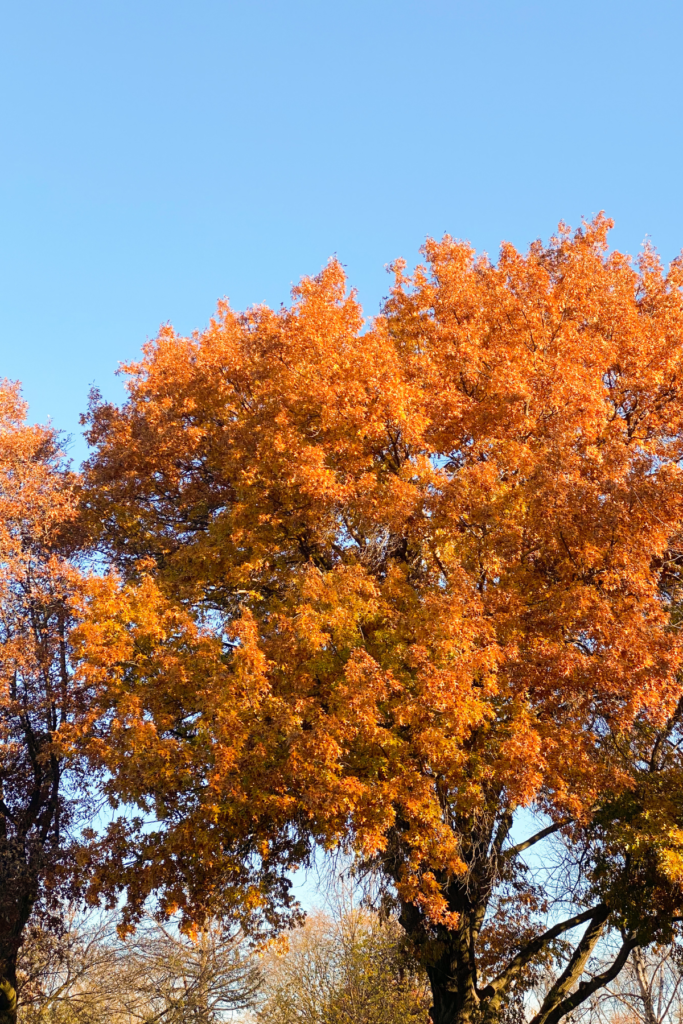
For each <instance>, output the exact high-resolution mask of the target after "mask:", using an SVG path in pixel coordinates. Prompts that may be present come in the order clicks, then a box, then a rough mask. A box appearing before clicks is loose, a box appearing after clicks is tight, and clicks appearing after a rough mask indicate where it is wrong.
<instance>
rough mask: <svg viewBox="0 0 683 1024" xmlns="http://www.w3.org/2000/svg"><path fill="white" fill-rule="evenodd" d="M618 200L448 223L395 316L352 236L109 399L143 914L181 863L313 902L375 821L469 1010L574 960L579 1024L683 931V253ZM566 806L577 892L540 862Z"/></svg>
mask: <svg viewBox="0 0 683 1024" xmlns="http://www.w3.org/2000/svg"><path fill="white" fill-rule="evenodd" d="M609 226H610V225H609V222H608V221H606V220H605V219H604V218H601V217H599V218H597V219H596V220H595V221H594V222H593V223H592V224H588V225H584V227H583V228H582V229H581V230H579V231H577V232H576V233H575V234H573V235H572V234H571V233H570V232H569V231H568V230H567V229H566V228H564V227H561V228H560V230H559V232H558V234H557V236H556V237H554V238H553V239H551V241H550V243H549V244H548V245H542V244H541V243H540V242H539V243H535V244H533V245H532V246H531V248H530V249H529V251H528V252H527V253H526V254H521V253H519V252H517V251H516V250H515V249H514V248H512V247H511V246H509V245H505V246H503V248H502V250H501V253H500V258H499V260H498V262H497V263H492V262H490V261H489V260H488V259H487V258H485V257H477V256H476V255H475V254H474V252H473V251H472V249H471V248H470V247H469V246H468V245H467V244H464V243H460V242H456V241H454V240H452V239H451V238H449V237H446V238H444V239H443V240H442V241H441V242H435V241H429V242H428V243H427V245H426V246H425V249H424V254H425V258H426V264H425V266H420V267H418V268H417V270H416V271H415V273H414V274H413V275H412V276H407V275H406V273H405V267H404V265H403V264H401V263H398V264H397V265H396V266H395V268H394V270H395V285H394V288H393V291H392V293H391V296H390V298H389V300H388V301H387V302H386V304H385V306H384V309H383V312H382V314H381V315H380V316H379V317H378V318H377V319H376V320H374V321H373V322H372V323H371V324H364V322H363V319H362V314H361V310H360V308H359V306H358V303H357V301H356V299H355V296H354V295H353V293H351V294H348V293H347V291H346V282H345V278H344V274H343V271H342V268H341V266H340V265H339V264H338V263H336V262H332V263H330V264H329V265H328V267H327V268H326V269H325V270H324V271H323V272H322V273H321V274H320V275H319V276H318V277H316V278H314V279H304V280H303V281H302V283H301V284H300V285H299V287H298V288H296V289H295V291H294V301H293V304H292V306H291V307H290V308H283V309H281V310H280V311H278V312H273V311H271V310H269V309H267V308H265V307H257V308H255V309H252V310H250V311H249V312H247V313H244V314H238V313H235V312H233V311H232V310H231V309H230V308H229V307H228V305H227V304H226V303H221V304H220V305H219V309H218V313H217V316H216V317H215V319H214V320H213V321H212V322H211V323H210V325H209V327H208V328H207V329H206V330H205V331H203V332H201V333H197V334H195V335H193V336H192V337H190V338H184V337H179V336H177V335H176V334H175V333H174V331H173V330H172V329H171V328H170V327H165V328H163V329H162V331H161V333H160V334H159V336H158V338H156V339H155V340H154V341H153V342H151V343H149V344H148V345H147V346H146V347H145V349H144V353H143V357H142V359H141V361H140V362H138V363H136V364H132V365H129V366H128V367H126V372H127V374H128V392H129V393H128V399H127V401H126V402H125V403H124V404H123V405H122V406H121V407H116V406H114V405H111V404H108V403H106V402H104V401H102V400H101V399H100V398H99V397H98V396H97V395H95V396H94V398H93V403H92V406H91V409H90V412H89V415H88V417H87V428H88V438H89V441H90V444H91V445H92V456H91V458H90V461H89V463H88V465H87V467H86V488H85V491H84V497H83V503H84V516H85V519H86V521H87V523H88V528H89V529H90V531H91V536H92V537H93V538H94V541H95V542H96V543H97V544H98V545H99V546H100V550H101V551H102V552H104V553H106V554H107V556H108V557H109V559H110V560H111V566H112V572H111V573H110V574H109V575H108V576H107V577H103V578H102V579H101V580H100V581H99V582H98V583H97V585H96V586H95V587H94V588H93V589H92V592H91V596H90V611H89V615H88V619H87V621H86V622H85V623H84V625H83V626H82V627H81V628H80V630H79V631H78V633H77V634H76V635H75V643H76V645H77V650H78V656H79V658H80V659H81V665H82V668H81V671H82V672H83V673H84V679H85V680H87V681H89V682H90V684H91V685H93V686H95V687H96V688H97V689H98V690H101V692H102V693H103V694H104V697H103V699H102V700H101V702H100V703H99V704H98V706H97V707H96V708H93V727H95V722H97V723H98V724H97V729H99V733H98V735H99V740H98V742H97V743H95V744H91V746H90V756H91V758H93V761H94V763H95V764H97V765H100V766H103V767H105V768H106V770H107V772H108V773H109V775H108V778H109V782H108V785H109V792H110V796H111V799H112V801H114V802H116V801H117V800H119V801H124V802H125V803H126V804H128V805H137V806H138V807H139V808H140V813H139V817H138V819H137V820H134V819H131V817H130V816H127V817H126V816H124V817H122V818H121V819H119V821H118V822H115V823H114V824H113V825H112V828H111V829H110V832H109V834H108V836H107V837H106V843H107V844H108V847H107V846H103V847H102V849H101V853H100V854H99V855H98V856H97V857H96V858H95V860H96V882H95V888H96V891H98V892H104V893H107V894H108V895H109V897H110V898H111V899H116V898H117V897H118V893H119V892H120V889H121V888H122V887H123V888H125V889H127V892H128V903H127V907H126V910H125V915H126V916H127V918H128V919H129V920H131V921H133V920H134V919H135V917H136V915H137V914H139V913H140V912H141V909H142V907H143V905H144V902H145V900H146V899H147V898H148V897H149V896H150V894H151V893H153V892H156V893H157V894H158V898H159V900H160V905H161V909H162V910H164V909H175V908H177V907H179V908H180V909H181V910H182V911H183V912H184V913H185V915H186V917H187V918H188V920H189V919H191V918H193V917H201V915H202V914H203V913H208V912H210V911H211V910H212V908H215V907H218V906H221V907H223V908H226V907H227V908H228V909H230V908H232V909H233V910H234V911H235V912H238V911H239V912H240V913H247V914H252V915H257V916H258V913H259V912H262V913H263V914H265V915H270V920H271V923H272V924H273V925H274V926H278V924H280V923H281V921H282V918H281V917H279V915H282V914H284V917H285V918H286V916H287V914H288V913H290V912H291V907H290V906H289V904H288V900H289V896H288V891H287V871H288V870H289V869H290V868H291V867H292V866H294V865H296V864H300V863H304V862H306V861H307V859H310V857H311V855H312V851H313V850H314V849H315V848H316V847H318V848H322V849H323V850H330V849H333V848H339V847H342V848H344V849H346V850H347V851H350V852H352V853H353V855H355V857H356V859H357V863H358V868H359V869H370V868H372V869H373V870H375V871H378V872H379V873H380V874H381V876H382V877H383V878H384V879H385V881H386V886H387V889H386V898H387V899H388V900H391V899H395V900H396V901H397V903H398V910H399V913H400V920H401V923H402V925H403V927H404V929H405V930H406V932H407V934H408V936H409V937H410V939H411V941H412V942H413V943H414V944H415V946H416V947H418V948H419V949H420V951H421V956H422V959H423V962H424V964H425V967H426V970H427V972H428V974H429V978H430V982H431V987H432V993H433V1004H434V1005H433V1010H432V1016H433V1020H434V1022H435V1024H452V1022H454V1021H458V1022H466V1021H482V1022H484V1021H485V1022H489V1021H490V1022H493V1021H498V1020H500V1019H501V1017H502V1016H504V1015H505V1014H506V1013H508V1011H509V1008H510V1007H511V1006H512V1005H513V1003H514V1002H515V1000H517V1004H518V1005H519V1001H520V999H521V1000H522V1005H524V1000H523V994H524V992H525V991H526V989H527V988H528V987H529V986H530V985H532V984H535V983H536V981H537V978H538V972H539V971H540V970H541V968H543V970H546V969H550V968H552V970H550V975H549V977H550V979H551V980H550V981H549V982H548V986H547V990H546V992H545V993H544V995H543V998H542V999H541V1001H540V1005H539V1009H538V1013H537V1014H536V1015H535V1017H534V1024H556V1022H558V1021H559V1020H560V1019H561V1018H562V1017H563V1016H564V1015H566V1014H567V1013H569V1012H573V1011H574V1010H575V1009H576V1007H577V1006H578V1005H579V1004H581V1003H582V1002H583V1001H585V1000H586V999H588V998H590V997H591V995H592V994H593V993H594V992H595V991H597V990H598V989H599V988H600V987H601V986H604V985H605V984H607V983H609V982H610V981H611V980H612V979H613V978H614V977H615V976H616V975H617V974H618V973H619V971H620V970H621V968H622V967H623V965H624V964H625V963H626V961H627V959H628V956H629V954H630V952H631V950H633V949H635V948H637V947H640V946H647V945H648V944H649V943H651V942H653V941H658V942H666V941H668V940H669V938H670V937H671V935H672V930H674V929H675V928H676V927H678V925H677V923H676V922H677V920H678V919H679V917H680V915H681V910H682V909H683V891H682V890H681V884H682V882H683V831H681V828H682V826H683V803H682V793H683V787H682V786H681V782H682V776H681V767H682V766H681V762H680V741H681V713H682V709H683V705H682V704H681V692H682V691H681V684H680V682H679V672H680V667H681V641H680V636H679V629H678V612H677V608H678V602H679V565H680V559H681V555H680V547H681V545H680V535H681V526H682V520H683V486H682V484H683V480H682V477H681V456H682V455H683V431H682V428H683V392H682V390H681V387H682V384H681V382H682V381H683V346H682V344H681V341H682V339H683V295H682V294H681V286H682V285H683V263H681V261H675V262H674V263H673V264H672V266H671V267H670V269H669V270H668V271H665V270H664V269H663V268H662V267H661V266H660V264H659V262H658V260H657V257H656V255H655V254H654V252H652V251H651V250H649V249H646V250H645V251H644V252H643V254H642V256H641V257H640V259H639V260H638V261H637V262H636V263H635V264H634V263H633V262H632V261H631V259H630V258H628V257H627V256H624V255H621V254H620V253H616V252H612V253H610V252H608V249H607V231H608V228H609ZM525 809H527V810H525ZM528 810H533V812H534V813H535V814H536V815H537V816H539V817H540V822H539V825H538V826H537V828H536V830H535V831H533V829H532V830H531V831H532V832H533V834H530V833H529V832H528V831H527V832H525V831H524V829H525V828H528V822H529V816H528ZM145 819H146V820H145ZM553 834H554V835H555V836H557V837H562V838H563V842H564V843H565V844H566V847H567V849H568V850H569V851H570V852H571V851H574V853H575V859H574V862H573V867H572V869H571V870H568V871H567V873H566V877H567V878H568V879H571V884H569V885H568V886H566V887H564V888H563V887H562V886H560V887H559V888H558V887H557V886H554V883H553V885H552V886H550V885H546V884H545V883H544V882H543V880H542V879H540V880H539V878H538V877H537V876H536V875H535V872H534V871H533V870H531V867H530V865H531V864H532V862H531V860H530V857H531V854H530V853H529V852H528V851H529V850H530V849H531V848H532V847H533V846H534V845H536V844H539V843H541V842H544V841H546V842H547V841H548V837H549V836H551V835H553ZM537 848H539V847H537ZM107 850H108V851H109V852H107ZM112 851H115V855H112ZM525 858H526V859H525ZM122 865H123V869H122ZM606 936H608V937H609V936H616V937H617V938H618V940H619V941H618V944H617V947H616V950H615V953H614V957H613V959H612V960H611V961H610V962H609V964H608V965H607V966H606V967H605V969H604V970H601V971H600V972H598V973H597V974H590V972H589V965H590V962H591V957H592V955H593V954H594V951H595V950H596V947H597V945H598V944H599V943H600V942H601V941H603V940H604V938H605V937H606ZM587 972H588V973H587Z"/></svg>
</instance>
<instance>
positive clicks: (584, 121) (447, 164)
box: [0, 0, 683, 457]
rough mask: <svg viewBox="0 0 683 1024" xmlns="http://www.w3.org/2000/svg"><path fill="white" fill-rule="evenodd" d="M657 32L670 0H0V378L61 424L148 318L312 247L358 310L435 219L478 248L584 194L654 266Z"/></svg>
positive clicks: (667, 247)
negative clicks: (345, 278) (333, 268)
mask: <svg viewBox="0 0 683 1024" xmlns="http://www.w3.org/2000/svg"><path fill="white" fill-rule="evenodd" d="M682 51H683V4H682V3H681V0H650V2H649V3H645V2H640V3H635V2H632V0H580V2H575V0H565V2H562V3H560V2H557V0H540V2H537V0H466V2H465V0H391V2H389V0H337V2H331V0H240V2H231V0H163V2H162V0H58V2H55V0H43V2H35V0H23V2H21V3H20V2H17V0H14V2H9V0H6V2H5V3H4V4H2V6H1V7H0V111H1V115H0V116H1V124H0V263H1V266H0V356H1V360H0V376H9V377H11V378H18V379H20V380H22V381H23V383H24V392H25V395H26V397H27V398H28V400H29V401H30V403H31V409H32V416H33V417H34V418H37V419H41V420H43V419H45V418H46V417H47V416H51V417H52V419H53V421H54V422H55V424H56V425H58V426H60V427H63V428H65V429H66V430H68V431H70V432H72V433H75V432H77V430H78V426H77V423H78V413H79V412H80V411H81V410H82V409H83V408H84V406H85V404H86V394H87V390H88V387H89V386H90V384H91V383H96V384H97V385H98V386H100V387H101V388H102V390H103V391H104V393H105V394H106V395H109V396H111V397H114V398H116V397H117V396H119V395H120V394H121V385H120V383H118V382H117V381H116V379H115V377H114V371H115V369H116V366H117V363H118V361H119V360H125V359H130V358H133V357H134V356H135V354H136V353H137V351H138V350H139V347H140V345H141V344H142V343H143V342H144V341H145V339H147V338H148V337H152V336H153V335H154V334H155V333H156V331H157V328H158V326H159V324H160V323H161V322H165V321H169V320H170V321H171V322H172V323H173V324H174V325H175V326H176V327H177V328H178V329H179V330H181V331H183V332H188V331H190V330H192V329H193V328H195V327H201V326H203V325H204V324H205V323H206V322H207V320H208V318H209V317H210V315H211V314H212V312H213V309H214V307H215V302H216V299H217V298H218V297H219V296H223V295H227V296H229V297H230V299H231V301H232V303H233V305H234V306H235V307H237V308H244V307H245V306H248V305H250V304H252V303H255V302H267V303H270V304H279V303H280V302H281V301H286V300H287V298H288V293H289V288H290V286H291V284H292V283H293V282H295V281H296V280H297V279H298V278H299V277H300V276H301V275H302V274H306V273H315V272H316V271H317V270H318V269H319V268H320V267H321V266H322V265H323V264H324V263H325V262H326V260H327V258H328V257H329V256H330V255H331V254H332V253H337V254H338V255H339V257H340V258H341V260H342V261H343V262H344V263H345V264H346V265H347V267H348V273H349V277H350V280H351V282H352V283H353V284H354V285H355V286H357V287H358V289H359V293H360V297H361V300H362V302H363V305H364V307H365V309H366V311H367V312H368V313H369V314H373V313H375V312H376V311H377V309H378V307H379V303H380V300H381V298H382V296H383V295H384V294H385V293H386V291H387V287H388V278H387V276H386V272H385V270H384V267H385V265H386V264H387V263H388V262H389V261H390V260H392V259H393V258H395V257H396V256H405V257H406V258H407V259H408V260H409V261H411V262H414V260H415V258H416V257H417V253H418V249H419V247H420V245H421V244H422V242H423V240H424V238H425V236H426V235H435V236H440V235H441V234H443V233H444V232H446V231H448V232H450V233H451V234H453V235H456V236H459V237H463V238H468V239H469V240H470V241H471V242H472V243H473V244H474V245H475V246H476V247H477V248H478V249H485V250H487V251H488V252H489V253H492V254H495V253H496V251H497V249H498V246H499V243H500V241H501V240H502V239H507V240H509V241H511V242H513V243H514V244H516V245H518V246H523V247H525V246H526V245H527V243H528V242H529V241H531V240H532V239H533V238H536V237H538V236H542V237H547V236H548V235H549V234H550V233H551V232H552V230H553V228H554V227H555V225H556V224H557V221H558V220H560V219H564V220H566V221H568V222H569V223H570V224H572V225H575V224H576V223H577V222H578V221H579V220H580V218H581V216H582V215H585V216H590V215H591V214H593V213H595V212H597V211H598V210H600V209H605V210H606V212H607V213H608V214H609V215H610V216H612V217H614V218H615V220H616V223H617V226H616V230H615V232H614V236H613V241H614V244H615V245H616V246H617V247H619V248H622V249H626V250H628V251H631V252H637V251H638V249H639V247H640V245H641V243H642V241H643V239H644V238H645V237H646V236H647V235H649V236H651V238H652V240H653V241H654V243H655V244H656V245H657V247H658V248H659V250H660V252H661V253H662V255H663V257H664V258H665V259H666V260H669V259H670V258H671V257H672V256H674V255H675V254H676V253H677V252H678V250H679V249H680V248H681V247H682V246H683V199H682V197H681V179H682V170H681V162H682V157H683V145H682V133H683V102H682V101H683V66H682V65H683V60H682V57H681V53H682ZM82 453H83V445H82V443H77V444H76V445H75V447H74V454H75V455H76V456H77V457H78V456H80V455H81V454H82Z"/></svg>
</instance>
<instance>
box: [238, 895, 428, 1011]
mask: <svg viewBox="0 0 683 1024" xmlns="http://www.w3.org/2000/svg"><path fill="white" fill-rule="evenodd" d="M263 972H264V981H265V985H264V989H263V991H262V994H261V1001H260V1005H259V1006H258V1008H257V1011H256V1014H255V1017H256V1021H257V1022H258V1024H426V1022H427V1008H428V1006H429V1000H428V998H427V992H426V988H427V986H426V977H425V975H424V971H422V970H420V965H419V964H418V963H417V962H416V961H415V959H414V957H412V956H411V955H410V952H409V950H408V949H407V948H406V945H405V942H404V941H403V940H402V936H401V929H400V927H398V925H397V923H396V922H395V921H392V920H388V921H381V920H380V919H379V918H378V917H377V916H376V915H373V914H370V913H368V912H367V911H366V912H364V911H362V910H359V909H357V908H356V909H352V910H349V911H347V912H346V913H344V914H342V915H340V916H339V917H337V918H331V917H329V916H327V915H325V914H323V913H321V912H320V911H318V912H316V913H313V914H311V915H310V916H309V917H308V918H307V920H306V923H305V924H304V927H303V928H300V929H297V930H296V931H294V932H292V933H291V934H290V936H289V938H288V943H287V945H286V947H285V949H284V951H282V950H277V947H276V949H275V951H274V950H271V951H270V952H269V953H268V954H267V956H266V962H265V963H264V965H263Z"/></svg>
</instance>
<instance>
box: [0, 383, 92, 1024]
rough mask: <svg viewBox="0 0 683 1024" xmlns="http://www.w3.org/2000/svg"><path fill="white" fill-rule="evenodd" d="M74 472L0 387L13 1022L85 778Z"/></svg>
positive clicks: (1, 719) (4, 996) (0, 1004)
mask: <svg viewBox="0 0 683 1024" xmlns="http://www.w3.org/2000/svg"><path fill="white" fill-rule="evenodd" d="M75 514H76V501H75V498H74V487H73V477H72V475H71V474H70V473H69V472H68V470H67V468H66V467H65V464H64V461H63V455H62V451H61V449H60V445H59V439H58V437H57V435H56V433H55V431H54V430H52V429H51V428H49V427H39V426H31V425H28V424H27V423H26V421H25V406H24V404H23V403H22V402H21V400H20V397H19V391H18V388H17V387H16V386H15V385H12V384H8V383H7V382H4V383H2V384H0V1021H2V1022H3V1024H6V1022H7V1024H9V1022H13V1021H14V1020H15V1019H16V963H17V955H18V952H19V948H20V946H21V943H22V940H23V937H24V935H25V932H26V927H27V924H28V922H29V920H30V919H31V918H32V917H34V918H35V917H36V916H37V917H42V919H43V920H46V919H48V918H49V916H50V913H51V912H52V910H53V901H54V899H56V898H57V896H58V895H59V893H60V889H61V888H62V884H63V882H64V881H65V875H64V873H63V869H64V868H65V867H66V865H67V863H68V861H69V858H70V846H71V835H72V833H71V830H72V829H73V828H74V827H75V823H76V818H75V812H76V806H77V805H76V802H75V797H76V795H77V792H78V791H79V790H80V791H81V793H84V792H85V789H84V787H83V785H82V783H83V779H84V776H83V775H82V774H81V769H80V767H79V762H78V759H70V758H69V757H67V750H66V746H65V742H66V741H65V730H66V729H67V728H69V727H70V726H71V725H73V724H75V723H76V722H78V720H79V719H80V718H83V716H84V712H85V705H86V702H85V700H84V695H83V692H82V691H81V690H80V689H79V687H78V686H77V685H76V684H75V682H74V679H73V674H72V663H71V648H70V644H69V631H70V629H71V626H72V625H73V623H74V621H75V616H76V607H77V604H78V600H79V595H80V593H81V591H82V588H83V581H84V578H83V576H82V574H81V572H80V571H79V569H78V568H77V566H76V565H75V564H74V561H73V560H72V559H71V558H70V557H69V553H68V548H67V544H66V536H67V534H68V531H69V529H70V527H71V525H72V524H73V521H74V517H75Z"/></svg>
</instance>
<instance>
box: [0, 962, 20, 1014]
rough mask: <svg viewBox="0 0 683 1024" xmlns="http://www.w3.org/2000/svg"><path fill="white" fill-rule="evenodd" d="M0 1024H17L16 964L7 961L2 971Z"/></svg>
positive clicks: (0, 981)
mask: <svg viewBox="0 0 683 1024" xmlns="http://www.w3.org/2000/svg"><path fill="white" fill-rule="evenodd" d="M0 1024H17V970H16V964H9V963H5V964H3V966H2V970H1V971H0Z"/></svg>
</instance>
